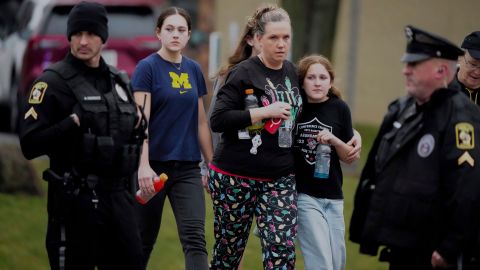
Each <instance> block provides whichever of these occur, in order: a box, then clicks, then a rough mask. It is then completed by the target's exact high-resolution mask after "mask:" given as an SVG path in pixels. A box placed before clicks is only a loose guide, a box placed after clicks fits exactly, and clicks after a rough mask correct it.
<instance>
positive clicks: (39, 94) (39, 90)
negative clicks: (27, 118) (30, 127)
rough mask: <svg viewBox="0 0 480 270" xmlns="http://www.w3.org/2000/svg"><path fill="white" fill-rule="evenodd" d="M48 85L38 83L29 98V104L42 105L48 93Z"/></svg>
mask: <svg viewBox="0 0 480 270" xmlns="http://www.w3.org/2000/svg"><path fill="white" fill-rule="evenodd" d="M47 88H48V84H47V83H45V82H37V83H36V84H35V85H34V86H33V87H32V90H31V91H30V96H29V98H28V103H29V104H40V103H42V100H43V96H44V95H45V91H47Z"/></svg>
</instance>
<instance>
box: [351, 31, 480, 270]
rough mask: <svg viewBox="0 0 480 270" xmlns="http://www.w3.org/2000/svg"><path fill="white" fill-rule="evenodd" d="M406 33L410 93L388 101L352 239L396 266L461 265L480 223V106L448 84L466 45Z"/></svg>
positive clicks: (367, 167)
mask: <svg viewBox="0 0 480 270" xmlns="http://www.w3.org/2000/svg"><path fill="white" fill-rule="evenodd" d="M405 33H406V37H407V40H408V42H407V49H406V53H405V55H404V56H403V58H402V61H403V62H404V63H405V66H404V68H403V74H404V76H405V78H406V90H407V92H408V95H407V96H405V97H402V98H400V99H398V100H396V101H394V102H393V103H391V104H390V106H389V110H388V113H387V114H386V116H385V117H384V120H383V123H382V125H381V127H380V130H379V133H378V135H377V137H376V139H375V141H374V144H373V146H372V149H371V151H370V153H369V156H368V160H367V163H366V165H365V167H364V169H363V171H362V174H361V179H360V183H359V186H358V188H357V192H356V194H355V202H354V212H353V215H352V219H351V224H350V240H352V241H353V242H357V243H360V252H362V253H366V254H370V255H376V254H377V253H378V250H379V247H381V246H382V247H383V249H382V252H381V253H380V260H382V261H388V262H389V263H390V269H392V270H395V269H409V270H415V269H434V268H435V269H442V268H445V269H457V264H459V265H461V264H462V260H461V259H462V255H463V254H464V252H465V250H466V249H468V247H469V246H470V243H469V242H470V241H471V238H472V236H473V235H474V234H475V231H476V230H477V229H478V226H479V225H478V217H477V216H478V209H479V208H478V205H479V202H478V200H479V199H480V187H479V184H478V183H479V181H478V180H479V179H480V169H479V166H478V162H480V146H479V137H478V135H479V132H480V109H479V108H478V106H476V105H475V104H473V103H472V102H470V100H468V98H467V97H466V96H465V95H464V94H463V93H460V92H459V91H456V90H452V89H448V88H446V86H447V85H448V83H449V82H451V81H452V80H453V77H454V76H455V70H456V61H457V58H458V56H460V55H463V51H462V50H461V49H460V48H458V47H456V46H455V45H453V44H452V43H451V42H449V41H447V40H445V39H444V38H442V37H439V36H436V35H434V34H431V33H428V32H426V31H423V30H421V29H418V28H415V27H412V26H407V27H406V28H405ZM458 269H459V268H458ZM464 269H465V268H464Z"/></svg>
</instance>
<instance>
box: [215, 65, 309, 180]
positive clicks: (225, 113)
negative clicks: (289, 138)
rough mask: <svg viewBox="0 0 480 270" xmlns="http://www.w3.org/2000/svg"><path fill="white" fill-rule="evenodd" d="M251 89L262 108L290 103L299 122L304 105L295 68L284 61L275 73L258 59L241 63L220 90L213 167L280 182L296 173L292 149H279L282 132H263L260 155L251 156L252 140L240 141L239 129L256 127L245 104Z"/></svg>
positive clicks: (292, 118)
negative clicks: (298, 116)
mask: <svg viewBox="0 0 480 270" xmlns="http://www.w3.org/2000/svg"><path fill="white" fill-rule="evenodd" d="M249 88H253V90H254V95H255V96H256V97H257V99H258V102H259V103H258V105H259V106H260V107H263V106H267V105H269V104H272V103H274V102H275V101H282V102H286V103H289V104H290V105H291V106H292V109H291V112H292V116H291V120H292V122H293V123H294V122H295V119H296V117H297V115H298V111H299V109H300V107H301V105H302V99H301V96H300V92H299V87H298V78H297V73H296V69H295V66H294V65H293V64H292V63H291V62H289V61H284V63H283V66H282V68H281V69H279V70H273V69H269V68H267V67H265V65H263V63H262V62H261V61H260V60H259V58H258V57H253V58H250V59H247V60H245V61H243V62H241V63H240V64H238V65H237V67H236V68H235V69H234V70H232V71H231V73H230V74H229V75H228V79H227V81H226V82H225V85H224V86H222V88H221V89H220V90H219V92H218V94H217V101H216V103H215V107H214V109H213V112H212V115H211V118H210V124H211V127H212V130H213V131H214V132H222V137H221V140H220V143H219V145H218V146H217V149H216V150H215V155H214V157H213V165H215V166H217V167H218V168H220V169H222V170H224V171H226V172H229V173H231V174H236V175H240V176H245V177H251V178H268V179H276V178H279V177H281V176H285V175H288V174H290V173H293V170H294V164H293V155H292V152H291V148H281V147H279V146H278V131H277V132H276V133H275V134H270V133H269V132H267V131H266V130H265V129H262V130H261V131H260V136H261V140H262V144H261V145H260V146H259V147H258V153H257V154H256V155H253V154H251V153H250V149H251V148H252V140H239V139H238V130H239V129H243V128H245V127H247V126H250V125H251V124H252V123H251V118H250V113H249V111H248V110H245V104H244V99H245V89H249ZM264 122H266V121H264Z"/></svg>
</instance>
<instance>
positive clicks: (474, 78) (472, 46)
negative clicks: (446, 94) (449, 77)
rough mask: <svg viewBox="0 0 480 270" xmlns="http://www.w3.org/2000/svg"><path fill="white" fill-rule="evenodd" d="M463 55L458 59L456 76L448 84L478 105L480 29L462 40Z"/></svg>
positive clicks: (479, 96) (479, 90)
mask: <svg viewBox="0 0 480 270" xmlns="http://www.w3.org/2000/svg"><path fill="white" fill-rule="evenodd" d="M462 48H463V49H464V50H465V55H464V56H461V57H459V59H458V69H457V76H455V79H454V80H453V81H452V83H451V84H450V87H451V88H455V89H458V90H459V91H462V92H463V93H465V94H466V95H467V97H469V98H470V100H471V101H473V102H474V103H475V104H477V105H480V95H479V93H480V31H475V32H472V33H470V34H469V35H467V36H466V37H465V39H464V40H463V42H462Z"/></svg>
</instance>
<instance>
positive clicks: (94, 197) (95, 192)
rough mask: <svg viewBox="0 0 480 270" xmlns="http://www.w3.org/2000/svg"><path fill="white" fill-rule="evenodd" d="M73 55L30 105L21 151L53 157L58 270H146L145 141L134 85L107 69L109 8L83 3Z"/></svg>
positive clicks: (51, 201)
mask: <svg viewBox="0 0 480 270" xmlns="http://www.w3.org/2000/svg"><path fill="white" fill-rule="evenodd" d="M67 37H68V40H69V42H70V52H69V53H68V54H67V56H66V57H65V58H64V59H63V60H62V61H60V62H58V63H55V64H53V65H52V66H50V67H49V68H47V69H46V70H45V71H44V73H43V74H42V75H41V76H40V77H39V78H38V79H37V80H36V81H35V82H34V84H33V87H32V90H31V92H30V94H29V96H28V97H25V105H24V108H23V114H22V115H23V118H24V119H23V122H22V123H21V134H20V143H21V147H22V151H23V153H24V155H25V157H27V158H28V159H32V158H35V157H38V156H40V155H47V156H49V158H50V168H49V169H48V170H46V171H45V172H44V174H43V177H44V179H45V180H47V181H48V183H49V184H48V206H47V208H48V229H47V237H46V247H47V252H48V256H49V261H50V266H51V268H52V269H67V270H68V269H82V270H83V269H92V270H93V269H95V266H97V267H98V268H97V269H142V268H143V265H142V247H141V241H140V234H139V231H138V226H137V221H136V219H135V212H134V201H133V199H132V198H133V196H132V195H131V194H130V193H129V186H128V185H129V179H131V176H132V175H133V173H134V172H135V169H136V168H137V166H138V155H139V145H140V144H139V143H140V142H141V141H143V138H141V136H142V134H144V129H143V128H144V126H143V125H140V123H141V122H142V121H141V119H142V118H141V117H139V110H138V108H137V106H136V105H135V102H134V100H133V97H132V94H131V92H130V89H129V81H128V79H127V78H125V76H122V74H121V73H120V72H118V70H116V69H115V68H113V67H112V66H109V65H107V64H106V63H105V61H104V60H103V58H102V57H101V55H100V53H101V49H102V46H103V44H104V43H105V42H106V40H107V38H108V19H107V12H106V10H105V7H103V6H102V5H100V4H97V3H94V2H80V3H79V4H77V5H75V6H74V7H73V9H72V10H71V11H70V13H69V16H68V24H67Z"/></svg>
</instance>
